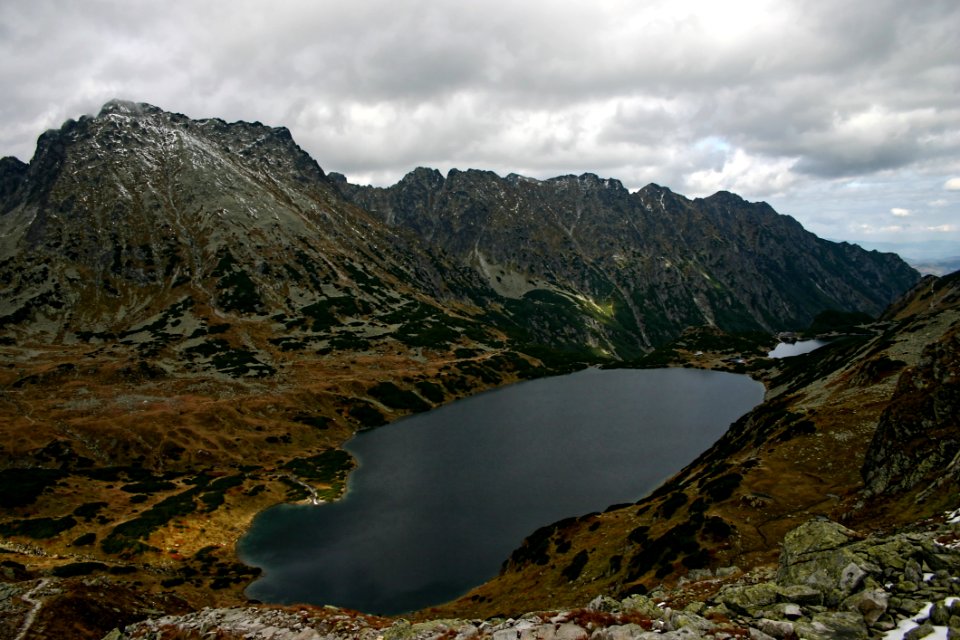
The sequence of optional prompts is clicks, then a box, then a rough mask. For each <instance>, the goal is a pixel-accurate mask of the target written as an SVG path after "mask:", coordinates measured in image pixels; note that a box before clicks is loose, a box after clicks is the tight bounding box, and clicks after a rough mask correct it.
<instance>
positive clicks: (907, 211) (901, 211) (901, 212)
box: [890, 207, 911, 218]
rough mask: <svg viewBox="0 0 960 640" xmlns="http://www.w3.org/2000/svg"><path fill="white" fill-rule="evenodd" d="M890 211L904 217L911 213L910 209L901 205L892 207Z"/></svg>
mask: <svg viewBox="0 0 960 640" xmlns="http://www.w3.org/2000/svg"><path fill="white" fill-rule="evenodd" d="M890 213H892V214H893V215H895V216H897V217H898V218H906V217H909V216H910V215H911V212H910V209H903V208H901V207H894V208H892V209H890Z"/></svg>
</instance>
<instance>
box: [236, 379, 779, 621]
mask: <svg viewBox="0 0 960 640" xmlns="http://www.w3.org/2000/svg"><path fill="white" fill-rule="evenodd" d="M763 393H764V389H763V386H762V385H761V384H760V383H758V382H755V381H753V380H751V379H750V378H748V377H746V376H742V375H734V374H729V373H721V372H712V371H700V370H694V369H655V370H627V369H620V370H610V371H601V370H596V369H588V370H585V371H581V372H578V373H574V374H571V375H567V376H559V377H555V378H546V379H541V380H534V381H530V382H524V383H520V384H516V385H511V386H508V387H505V388H502V389H498V390H495V391H491V392H487V393H483V394H480V395H477V396H474V397H471V398H467V399H465V400H460V401H457V402H454V403H452V404H450V405H447V406H444V407H441V408H439V409H436V410H434V411H430V412H428V413H423V414H418V415H416V416H412V417H410V418H407V419H404V420H401V421H398V422H396V423H394V424H391V425H388V426H386V427H381V428H379V429H376V430H374V431H369V432H364V433H361V434H359V435H357V436H356V437H355V438H354V439H353V440H351V441H350V442H349V443H348V445H347V447H346V448H347V449H348V450H349V451H350V452H351V453H352V454H353V455H354V456H355V457H356V458H357V460H358V462H359V468H357V469H356V470H355V471H354V472H353V473H352V474H351V475H350V477H349V480H348V489H347V495H346V497H345V498H344V499H343V500H340V501H338V502H335V503H331V504H326V505H319V506H313V505H278V506H276V507H273V508H271V509H268V510H266V511H264V512H263V513H261V514H260V515H259V516H257V518H256V519H255V521H254V523H253V525H252V527H251V529H250V531H249V532H248V533H247V535H246V536H244V538H243V539H242V540H241V541H240V544H239V548H238V550H239V553H240V556H241V558H243V560H244V561H245V562H247V563H248V564H251V565H255V566H259V567H262V568H263V569H264V575H263V577H261V578H260V579H259V580H257V581H256V582H255V583H253V584H252V585H251V586H250V587H249V588H248V589H247V595H248V596H249V597H250V598H256V599H259V600H261V601H264V602H270V603H278V604H291V603H301V602H302V603H312V604H332V605H337V606H341V607H348V608H352V609H358V610H360V611H365V612H368V613H381V614H386V615H389V614H397V613H404V612H407V611H412V610H416V609H421V608H425V607H428V606H431V605H435V604H440V603H442V602H446V601H449V600H452V599H454V598H456V597H458V596H459V595H461V594H463V593H464V592H466V591H468V590H469V589H470V588H472V587H474V586H476V585H478V584H481V583H482V582H484V581H486V580H488V579H489V578H491V577H493V576H494V575H496V574H497V572H498V571H499V569H500V565H501V563H502V562H503V561H504V560H505V559H506V558H507V557H508V556H509V555H510V552H511V551H513V550H514V549H516V548H517V547H519V546H520V543H521V542H522V541H523V539H524V538H525V537H526V536H527V535H529V534H530V533H532V532H533V531H534V530H536V529H537V528H539V527H541V526H543V525H546V524H550V523H552V522H555V521H557V520H559V519H561V518H565V517H568V516H576V515H583V514H585V513H589V512H592V511H602V510H603V509H604V508H605V507H607V506H609V505H611V504H615V503H620V502H634V501H636V500H639V499H640V498H642V497H643V496H645V495H646V494H647V493H649V492H650V491H652V490H653V489H654V488H656V487H657V486H658V485H659V484H660V483H661V482H663V480H665V479H666V478H668V477H669V476H671V475H672V474H674V473H675V472H677V471H679V470H680V469H681V468H682V467H683V466H684V465H686V464H687V463H689V462H691V461H692V460H693V459H694V458H695V457H696V456H697V455H699V454H700V453H701V452H702V451H704V450H705V449H706V448H707V447H709V446H710V445H711V444H713V442H715V441H716V440H717V438H719V437H720V436H721V435H722V434H723V433H724V432H725V431H726V429H727V427H728V426H729V425H730V423H732V422H733V421H735V420H736V419H737V418H739V417H740V416H741V415H743V414H744V413H746V412H747V411H749V410H750V409H751V408H753V407H754V406H755V405H757V404H758V403H760V402H761V401H762V399H763Z"/></svg>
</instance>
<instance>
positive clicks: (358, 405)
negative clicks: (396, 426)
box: [347, 400, 387, 429]
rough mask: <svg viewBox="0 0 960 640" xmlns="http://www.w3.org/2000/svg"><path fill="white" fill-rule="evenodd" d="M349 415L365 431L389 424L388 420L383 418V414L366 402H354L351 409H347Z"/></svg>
mask: <svg viewBox="0 0 960 640" xmlns="http://www.w3.org/2000/svg"><path fill="white" fill-rule="evenodd" d="M347 415H349V416H350V417H351V418H353V419H354V420H356V421H357V422H358V423H360V426H361V427H362V428H365V429H372V428H374V427H380V426H383V425H385V424H387V419H386V418H384V417H383V414H382V413H380V411H379V410H378V409H377V408H376V407H375V406H373V405H372V404H370V403H369V402H367V401H365V400H354V401H353V403H352V404H351V406H350V408H349V409H347Z"/></svg>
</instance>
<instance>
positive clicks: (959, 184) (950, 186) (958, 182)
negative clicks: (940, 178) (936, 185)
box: [943, 178, 960, 191]
mask: <svg viewBox="0 0 960 640" xmlns="http://www.w3.org/2000/svg"><path fill="white" fill-rule="evenodd" d="M943 188H944V189H946V190H947V191H960V178H950V179H949V180H947V181H946V182H944V183H943Z"/></svg>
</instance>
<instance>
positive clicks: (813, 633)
mask: <svg viewBox="0 0 960 640" xmlns="http://www.w3.org/2000/svg"><path fill="white" fill-rule="evenodd" d="M794 628H795V629H796V632H797V635H798V636H800V637H801V638H805V639H807V640H866V638H867V637H868V635H869V634H868V632H867V625H865V624H864V622H863V616H861V615H860V614H857V613H852V612H842V611H828V612H824V613H818V614H816V615H814V616H813V618H812V619H811V620H810V622H807V621H804V620H799V621H797V622H796V623H794Z"/></svg>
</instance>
